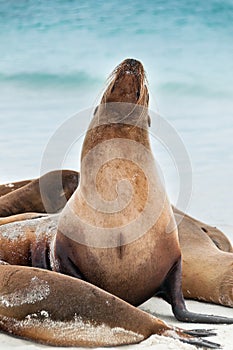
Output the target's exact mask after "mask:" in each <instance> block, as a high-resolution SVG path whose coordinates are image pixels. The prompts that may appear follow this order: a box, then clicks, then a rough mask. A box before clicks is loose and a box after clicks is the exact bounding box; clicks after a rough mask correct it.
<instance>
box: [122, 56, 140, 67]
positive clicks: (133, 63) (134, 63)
mask: <svg viewBox="0 0 233 350" xmlns="http://www.w3.org/2000/svg"><path fill="white" fill-rule="evenodd" d="M125 62H126V64H127V65H129V66H130V67H132V68H136V67H137V66H139V65H140V64H141V63H140V62H139V61H137V60H135V59H134V58H127V59H126V61H125Z"/></svg>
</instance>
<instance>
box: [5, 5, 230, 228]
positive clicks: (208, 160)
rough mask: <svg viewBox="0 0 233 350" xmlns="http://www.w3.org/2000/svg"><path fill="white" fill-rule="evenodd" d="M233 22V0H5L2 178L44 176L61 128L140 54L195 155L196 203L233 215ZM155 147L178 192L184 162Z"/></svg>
mask: <svg viewBox="0 0 233 350" xmlns="http://www.w3.org/2000/svg"><path fill="white" fill-rule="evenodd" d="M232 23H233V1H232V0H224V1H220V0H218V1H217V0H213V1H206V2H204V1H200V0H199V1H197V0H196V1H194V0H192V1H185V0H170V1H167V2H165V1H156V0H155V1H152V0H147V1H144V2H143V1H138V0H135V1H122V0H120V1H102V0H100V1H82V0H79V1H75V0H73V1H71V0H68V1H62V0H53V1H39V0H27V1H26V0H20V1H17V0H8V1H5V0H4V1H3V0H0V50H1V56H0V125H1V128H0V147H1V152H0V164H1V173H0V182H4V181H11V180H12V181H13V180H18V179H21V178H28V177H34V176H38V175H39V173H40V162H41V158H42V155H43V150H44V148H45V146H46V144H47V142H48V140H49V139H50V137H51V135H52V134H53V133H54V131H55V130H56V128H57V127H58V126H59V125H61V124H62V123H63V122H64V121H65V120H66V119H67V118H68V117H69V116H71V115H73V114H74V113H76V112H78V111H80V110H82V109H84V108H88V107H90V106H94V105H95V103H96V102H97V101H98V99H99V97H100V95H101V93H102V91H103V89H104V87H105V81H106V78H107V76H108V75H109V74H110V72H111V71H112V70H113V68H114V67H115V66H116V65H117V64H118V63H119V62H121V61H122V60H123V59H124V58H126V57H134V58H137V59H139V60H141V61H142V62H143V64H144V66H145V69H146V71H147V76H148V80H149V86H150V97H151V108H152V109H153V110H154V111H157V112H159V113H161V114H162V115H164V116H165V117H166V119H167V120H168V121H169V122H170V123H171V124H172V125H173V126H174V127H175V128H176V130H177V131H178V133H179V134H180V135H181V137H182V139H183V141H184V144H185V147H186V149H187V151H188V153H189V155H190V159H191V162H192V169H193V196H192V200H191V203H190V208H189V211H190V212H191V213H192V214H193V215H196V216H199V217H200V218H202V219H203V220H208V221H209V222H211V223H213V224H219V225H220V224H221V225H232V224H233V220H232V214H233V213H232V206H231V204H230V203H231V201H232V195H233V168H232V161H233V137H232V135H233V59H232V57H233V26H232ZM80 123H81V122H80ZM156 151H157V156H158V158H160V159H159V160H160V163H161V166H162V168H163V172H164V176H165V180H166V184H167V187H168V192H169V195H170V196H171V198H172V200H173V201H175V198H176V195H177V183H176V181H177V177H176V176H175V175H174V174H175V173H176V170H175V168H174V167H173V166H172V162H171V161H170V160H169V157H167V156H166V155H164V152H163V151H162V150H161V151H160V150H159V149H157V150H155V153H156ZM69 159H70V163H67V166H69V167H72V168H75V169H79V160H78V157H74V158H72V157H69Z"/></svg>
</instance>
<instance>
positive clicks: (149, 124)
mask: <svg viewBox="0 0 233 350" xmlns="http://www.w3.org/2000/svg"><path fill="white" fill-rule="evenodd" d="M147 119H148V126H149V127H150V126H151V117H150V116H149V114H148V115H147Z"/></svg>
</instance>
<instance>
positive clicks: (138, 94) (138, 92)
mask: <svg viewBox="0 0 233 350" xmlns="http://www.w3.org/2000/svg"><path fill="white" fill-rule="evenodd" d="M136 95H137V99H139V97H140V91H139V90H138V91H137V94H136Z"/></svg>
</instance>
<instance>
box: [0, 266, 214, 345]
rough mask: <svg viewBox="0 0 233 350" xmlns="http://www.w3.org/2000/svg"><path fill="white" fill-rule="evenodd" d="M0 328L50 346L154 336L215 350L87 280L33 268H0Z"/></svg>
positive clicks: (122, 341) (132, 340) (123, 341)
mask: <svg viewBox="0 0 233 350" xmlns="http://www.w3.org/2000/svg"><path fill="white" fill-rule="evenodd" d="M0 281H1V285H0V329H1V330H3V331H6V332H8V333H11V334H14V335H17V336H20V337H22V338H25V339H30V340H34V341H37V342H40V343H44V344H50V345H54V346H89V347H94V346H95V347H97V346H114V345H122V344H134V343H139V342H141V341H142V340H144V339H146V338H148V337H149V336H150V335H152V334H158V335H164V336H167V337H172V338H176V339H180V340H181V341H185V342H187V343H190V342H192V343H195V344H197V345H199V346H203V347H209V348H218V345H217V344H214V343H207V342H206V341H205V340H203V339H199V338H195V337H192V336H190V335H187V334H185V333H184V332H185V331H182V330H181V329H176V328H174V327H169V326H168V325H166V324H165V323H164V322H162V321H161V320H159V319H157V318H155V317H153V316H151V315H149V314H147V313H146V312H144V311H142V310H140V309H137V308H136V307H134V306H131V305H130V304H128V303H126V302H124V301H123V300H121V299H119V298H117V297H115V296H113V295H112V294H109V293H107V292H105V291H103V290H101V289H99V288H97V287H95V286H93V285H91V284H89V283H87V282H84V281H81V280H78V279H75V278H73V277H69V276H65V275H62V274H59V273H56V272H51V271H46V270H42V269H37V268H31V267H23V266H15V265H0Z"/></svg>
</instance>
